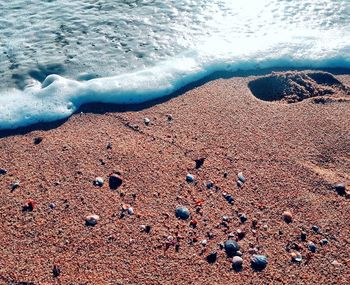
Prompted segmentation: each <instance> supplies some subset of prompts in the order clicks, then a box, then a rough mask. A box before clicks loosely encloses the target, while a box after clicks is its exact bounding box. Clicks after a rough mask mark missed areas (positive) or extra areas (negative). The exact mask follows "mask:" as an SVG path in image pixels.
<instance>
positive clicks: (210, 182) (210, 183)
mask: <svg viewBox="0 0 350 285" xmlns="http://www.w3.org/2000/svg"><path fill="white" fill-rule="evenodd" d="M206 186H207V188H208V189H211V188H213V187H214V183H213V182H212V181H208V182H207V185H206Z"/></svg>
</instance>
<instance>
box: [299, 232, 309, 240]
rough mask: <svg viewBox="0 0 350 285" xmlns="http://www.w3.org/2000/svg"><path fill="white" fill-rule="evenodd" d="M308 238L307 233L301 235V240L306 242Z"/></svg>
mask: <svg viewBox="0 0 350 285" xmlns="http://www.w3.org/2000/svg"><path fill="white" fill-rule="evenodd" d="M306 237H307V235H306V232H301V234H300V239H301V240H302V241H306Z"/></svg>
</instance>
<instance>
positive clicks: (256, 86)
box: [249, 71, 350, 103]
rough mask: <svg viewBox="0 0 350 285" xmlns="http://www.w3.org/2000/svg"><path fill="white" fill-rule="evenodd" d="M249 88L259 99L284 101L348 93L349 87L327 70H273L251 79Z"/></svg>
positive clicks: (298, 100) (293, 101)
mask: <svg viewBox="0 0 350 285" xmlns="http://www.w3.org/2000/svg"><path fill="white" fill-rule="evenodd" d="M249 88H250V90H251V91H252V93H253V94H254V96H255V97H257V98H259V99H261V100H264V101H278V100H279V101H283V102H286V103H296V102H300V101H302V100H304V99H308V98H312V97H318V96H327V95H335V94H341V95H350V88H349V87H347V86H345V85H344V84H343V83H341V82H340V81H339V80H337V79H336V78H335V77H334V76H333V75H332V74H330V73H327V72H307V73H305V72H298V71H288V72H273V73H271V74H270V75H268V76H265V77H262V78H259V79H256V80H253V81H251V82H250V83H249Z"/></svg>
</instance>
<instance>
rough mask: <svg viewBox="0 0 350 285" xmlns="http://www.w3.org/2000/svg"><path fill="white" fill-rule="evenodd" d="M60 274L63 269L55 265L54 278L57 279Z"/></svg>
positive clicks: (53, 269)
mask: <svg viewBox="0 0 350 285" xmlns="http://www.w3.org/2000/svg"><path fill="white" fill-rule="evenodd" d="M60 274H61V269H60V268H59V267H58V266H57V265H54V267H53V268H52V275H53V277H55V278H57V277H58V276H60Z"/></svg>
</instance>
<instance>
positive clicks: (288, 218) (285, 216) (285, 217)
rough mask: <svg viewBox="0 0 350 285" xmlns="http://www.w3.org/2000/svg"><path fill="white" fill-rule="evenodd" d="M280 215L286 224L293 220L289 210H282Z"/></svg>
mask: <svg viewBox="0 0 350 285" xmlns="http://www.w3.org/2000/svg"><path fill="white" fill-rule="evenodd" d="M282 216H283V220H284V221H285V222H286V223H288V224H289V223H291V222H292V221H293V215H292V213H291V212H290V211H284V212H283V214H282Z"/></svg>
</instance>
